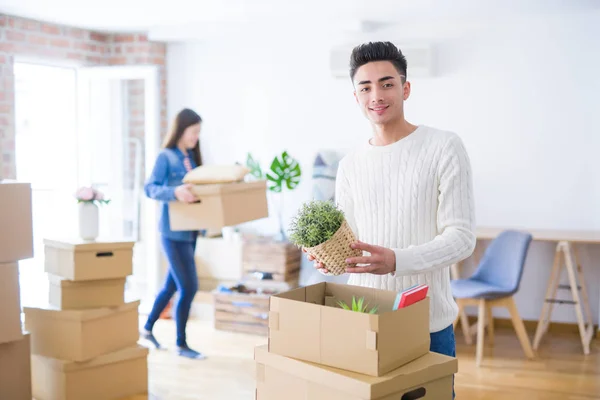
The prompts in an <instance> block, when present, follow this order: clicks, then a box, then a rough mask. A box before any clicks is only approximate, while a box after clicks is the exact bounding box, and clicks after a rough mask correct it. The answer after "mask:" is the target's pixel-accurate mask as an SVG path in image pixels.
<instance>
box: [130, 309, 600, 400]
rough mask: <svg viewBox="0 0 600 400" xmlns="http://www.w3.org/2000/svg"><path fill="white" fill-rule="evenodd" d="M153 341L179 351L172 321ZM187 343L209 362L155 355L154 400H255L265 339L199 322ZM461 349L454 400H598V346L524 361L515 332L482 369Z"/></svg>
mask: <svg viewBox="0 0 600 400" xmlns="http://www.w3.org/2000/svg"><path fill="white" fill-rule="evenodd" d="M155 333H156V336H157V338H158V339H159V340H162V342H164V343H163V344H164V345H166V346H168V347H169V348H170V349H172V348H173V347H174V340H175V326H174V323H173V322H172V321H165V320H161V321H159V322H158V323H157V325H156V328H155ZM529 334H530V337H531V336H532V333H531V332H529ZM188 337H189V343H190V346H192V347H193V348H196V349H198V350H200V351H203V352H205V353H206V354H207V355H208V359H206V360H202V361H194V360H186V359H183V358H181V357H178V356H177V355H175V354H173V352H172V351H171V350H164V351H157V350H153V351H151V353H150V356H149V380H150V396H149V397H148V398H149V399H150V400H192V399H203V400H204V399H207V400H208V399H210V400H238V399H240V400H251V399H254V385H255V384H254V382H255V381H254V361H253V349H254V347H255V346H257V345H260V344H265V343H266V338H264V337H260V336H252V335H245V334H236V333H230V332H221V331H215V330H214V329H213V328H212V325H211V322H209V321H197V320H195V321H190V323H189V326H188ZM457 342H458V346H457V350H458V359H459V373H458V374H457V375H456V396H457V397H456V398H457V400H460V399H469V400H505V399H506V400H521V399H523V400H525V399H527V400H538V399H539V400H542V399H543V400H559V399H560V400H584V399H600V345H599V343H598V340H595V341H594V342H593V343H594V344H593V346H592V354H591V355H589V356H587V357H586V356H584V355H583V353H582V352H581V342H580V341H579V338H578V336H577V335H573V334H564V333H560V334H554V333H552V332H550V333H548V334H547V336H546V337H545V338H544V342H543V344H542V346H540V347H541V348H540V350H539V356H538V358H537V359H536V360H533V361H527V360H525V358H524V356H523V353H522V351H521V348H520V346H519V342H518V340H517V339H516V336H515V335H514V332H512V331H510V330H506V329H497V332H496V337H495V347H494V348H486V352H485V357H484V360H483V365H482V367H481V368H476V367H475V346H467V345H465V344H464V340H463V339H462V336H461V335H460V334H459V333H457ZM131 400H138V399H137V398H136V399H131ZM140 400H141V398H140ZM282 400H284V399H282Z"/></svg>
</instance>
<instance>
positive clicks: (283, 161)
mask: <svg viewBox="0 0 600 400" xmlns="http://www.w3.org/2000/svg"><path fill="white" fill-rule="evenodd" d="M301 176H302V170H301V169H300V164H299V163H298V161H296V160H295V159H294V158H293V157H292V156H290V155H289V154H288V152H287V151H284V152H283V153H281V156H279V157H275V158H274V159H273V161H272V162H271V170H270V171H269V172H267V179H268V180H269V182H270V186H269V190H271V191H273V192H276V193H280V192H281V191H282V190H283V185H284V183H285V186H286V187H287V188H288V189H289V190H293V189H295V188H296V187H297V186H298V185H299V184H300V177H301Z"/></svg>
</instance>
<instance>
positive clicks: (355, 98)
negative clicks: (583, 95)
mask: <svg viewBox="0 0 600 400" xmlns="http://www.w3.org/2000/svg"><path fill="white" fill-rule="evenodd" d="M352 93H354V100H356V104H358V96H357V95H356V90H355V91H354V92H352Z"/></svg>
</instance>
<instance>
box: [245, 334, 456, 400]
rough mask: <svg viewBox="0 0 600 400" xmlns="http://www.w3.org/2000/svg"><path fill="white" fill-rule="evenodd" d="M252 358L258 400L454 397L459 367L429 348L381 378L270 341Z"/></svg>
mask: <svg viewBox="0 0 600 400" xmlns="http://www.w3.org/2000/svg"><path fill="white" fill-rule="evenodd" d="M348 350H350V347H348ZM254 359H255V360H256V364H257V365H256V374H257V376H256V381H257V383H256V399H257V400H281V399H286V400H306V399H311V400H371V399H377V400H400V399H403V400H404V399H406V400H408V399H420V400H451V399H452V379H453V377H452V375H453V374H455V373H456V372H457V371H458V360H457V359H456V358H453V357H448V356H445V355H442V354H438V353H431V352H428V353H427V354H425V355H424V356H421V357H419V358H418V359H416V360H414V361H413V362H411V363H409V364H406V365H404V366H402V367H400V368H397V369H395V370H393V371H391V372H389V373H388V374H386V375H384V376H381V377H373V376H368V375H363V374H357V373H354V372H350V371H345V370H342V369H337V368H330V367H325V366H322V365H319V364H315V363H310V362H305V361H300V360H295V359H292V358H287V357H283V356H279V355H276V354H273V353H269V352H268V350H267V346H260V347H257V348H256V350H255V353H254Z"/></svg>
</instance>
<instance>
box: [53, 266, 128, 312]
mask: <svg viewBox="0 0 600 400" xmlns="http://www.w3.org/2000/svg"><path fill="white" fill-rule="evenodd" d="M48 280H49V282H50V285H49V302H50V305H51V306H53V307H56V308H58V309H61V310H82V309H88V308H102V307H116V306H120V305H123V304H125V278H118V279H106V280H95V281H70V280H67V279H64V278H61V277H59V276H56V275H51V274H49V275H48Z"/></svg>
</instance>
